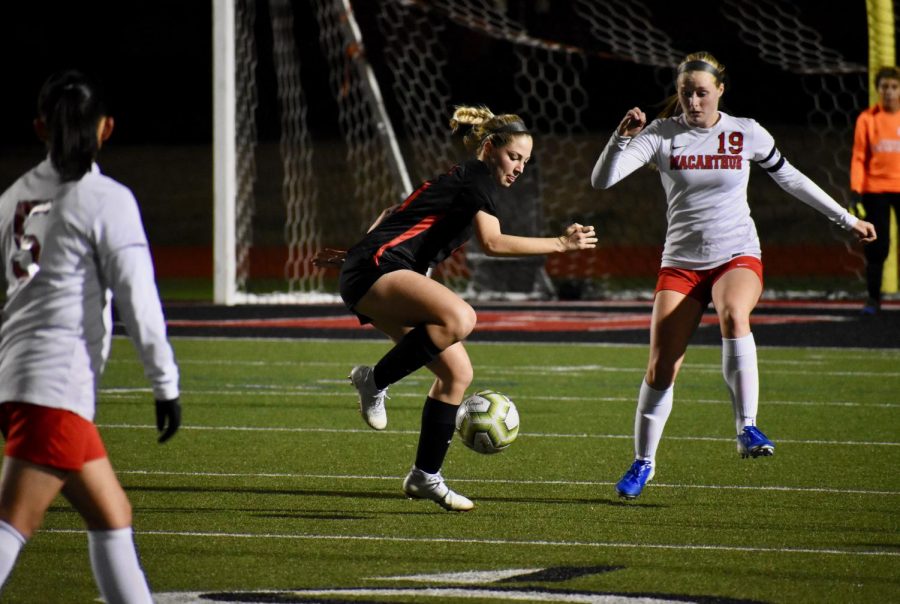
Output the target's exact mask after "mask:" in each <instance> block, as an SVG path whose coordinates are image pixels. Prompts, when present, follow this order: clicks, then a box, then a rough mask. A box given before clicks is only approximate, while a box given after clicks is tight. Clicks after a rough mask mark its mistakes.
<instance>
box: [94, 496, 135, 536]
mask: <svg viewBox="0 0 900 604" xmlns="http://www.w3.org/2000/svg"><path fill="white" fill-rule="evenodd" d="M84 521H85V524H86V525H87V528H88V530H91V531H114V530H117V529H123V528H128V527H130V526H131V524H132V511H131V502H130V501H128V498H127V497H123V498H122V499H121V500H119V501H118V502H117V503H116V504H115V505H114V506H109V507H107V508H106V509H103V510H99V511H98V513H97V514H96V515H94V514H86V515H84Z"/></svg>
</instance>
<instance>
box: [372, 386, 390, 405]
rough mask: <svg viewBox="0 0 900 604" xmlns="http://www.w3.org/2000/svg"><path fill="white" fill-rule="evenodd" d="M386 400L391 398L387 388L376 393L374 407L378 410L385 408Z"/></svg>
mask: <svg viewBox="0 0 900 604" xmlns="http://www.w3.org/2000/svg"><path fill="white" fill-rule="evenodd" d="M386 398H391V397H390V396H388V393H387V388H385V389H384V390H379V391H378V392H376V393H375V405H374V407H375V408H376V409H378V408H380V407H384V399H386Z"/></svg>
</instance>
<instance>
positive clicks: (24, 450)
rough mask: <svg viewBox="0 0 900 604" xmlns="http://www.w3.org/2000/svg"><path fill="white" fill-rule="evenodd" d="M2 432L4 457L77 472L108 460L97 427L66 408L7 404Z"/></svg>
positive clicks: (0, 410) (1, 408) (0, 408)
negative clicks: (94, 463)
mask: <svg viewBox="0 0 900 604" xmlns="http://www.w3.org/2000/svg"><path fill="white" fill-rule="evenodd" d="M0 433H2V434H3V438H5V439H6V446H5V447H4V449H3V453H4V455H6V456H7V457H15V458H16V459H22V460H25V461H30V462H31V463H34V464H38V465H41V466H50V467H51V468H56V469H59V470H66V471H75V472H77V471H80V470H81V468H82V467H84V464H85V463H87V462H89V461H93V460H95V459H101V458H103V457H106V448H105V447H104V446H103V441H102V440H101V439H100V433H99V432H98V431H97V426H95V425H94V424H93V423H92V422H89V421H88V420H86V419H84V418H83V417H81V416H80V415H78V414H76V413H72V412H71V411H67V410H65V409H54V408H52V407H42V406H41V405H31V404H28V403H3V404H2V405H0Z"/></svg>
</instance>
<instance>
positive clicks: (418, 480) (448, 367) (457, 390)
mask: <svg viewBox="0 0 900 604" xmlns="http://www.w3.org/2000/svg"><path fill="white" fill-rule="evenodd" d="M428 369H429V370H430V371H431V372H432V373H434V375H435V380H434V383H433V384H432V386H431V389H430V390H429V392H428V397H427V398H426V399H425V405H424V407H423V409H422V423H421V429H420V432H419V444H418V447H417V449H416V462H415V465H414V466H413V468H412V470H411V471H410V473H409V474H408V475H407V477H406V479H405V480H404V481H403V490H404V491H405V492H406V494H407V495H409V496H411V497H419V498H423V497H424V498H427V499H431V500H432V501H435V502H437V503H438V504H439V505H440V506H441V507H443V508H444V509H447V510H451V511H467V510H471V509H472V508H473V507H474V504H473V503H472V502H471V501H470V500H469V499H467V498H466V497H463V496H462V495H460V494H458V493H456V492H454V491H452V490H451V489H450V488H449V487H447V485H446V484H444V479H443V477H442V476H441V467H442V466H443V465H444V458H445V457H446V456H447V451H448V450H449V448H450V443H451V442H452V440H453V432H454V430H455V428H456V412H457V410H458V409H459V404H460V403H461V402H462V399H463V396H464V395H465V392H466V388H468V387H469V385H470V384H471V383H472V374H473V372H472V362H471V361H470V360H469V355H468V353H467V352H466V349H465V348H464V347H463V345H462V343H461V342H457V343H456V344H453V345H452V346H450V347H449V348H447V349H445V350H444V351H443V352H441V354H440V355H438V357H437V358H436V359H434V360H433V361H432V362H431V363H429V364H428Z"/></svg>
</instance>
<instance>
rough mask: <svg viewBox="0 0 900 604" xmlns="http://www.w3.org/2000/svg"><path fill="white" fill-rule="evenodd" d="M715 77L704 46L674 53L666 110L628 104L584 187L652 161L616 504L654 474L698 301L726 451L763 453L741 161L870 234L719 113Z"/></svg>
mask: <svg viewBox="0 0 900 604" xmlns="http://www.w3.org/2000/svg"><path fill="white" fill-rule="evenodd" d="M724 77H725V67H724V66H723V65H722V64H721V63H719V62H718V61H717V60H716V59H715V58H714V57H713V56H712V55H710V54H709V53H705V52H701V53H694V54H690V55H688V56H687V57H685V59H684V60H683V61H682V62H681V64H680V65H679V67H678V75H677V79H676V82H675V84H676V96H675V97H674V98H673V99H672V100H671V102H670V104H669V107H667V108H666V110H664V112H663V114H662V115H661V116H660V118H659V119H657V120H654V121H653V122H652V123H650V125H646V124H647V118H646V116H645V115H644V112H643V111H641V110H640V109H639V108H637V107H635V108H634V109H631V110H629V111H628V112H627V113H626V114H625V117H624V118H623V119H622V121H621V123H620V124H619V126H618V128H617V129H616V131H615V133H614V135H613V136H611V137H610V139H609V142H608V143H607V145H606V148H605V149H603V153H602V154H601V155H600V158H599V159H598V160H597V163H596V165H595V166H594V170H593V172H592V174H591V184H592V185H593V186H594V187H595V188H598V189H606V188H608V187H611V186H612V185H614V184H616V183H617V182H619V181H620V180H622V179H623V178H625V177H626V176H628V175H629V174H631V173H632V172H634V171H635V170H637V169H638V168H640V167H641V166H644V165H646V164H648V163H653V164H655V165H656V166H658V167H659V174H660V178H661V180H662V185H663V188H664V189H665V192H666V197H667V200H668V211H667V216H668V230H667V232H666V242H665V247H664V249H663V255H662V266H661V268H660V270H659V277H658V280H657V283H656V296H655V298H654V302H653V317H652V322H651V326H650V361H649V363H648V365H647V373H646V375H645V377H644V380H643V382H642V383H641V388H640V394H639V395H638V404H637V412H636V413H635V420H634V454H635V461H634V463H633V464H632V465H631V467H630V468H629V469H628V471H627V472H625V475H624V476H623V477H622V479H621V480H620V481H619V482H618V483H617V484H616V491H618V493H619V495H620V496H622V497H624V498H626V499H634V498H635V497H637V496H638V495H640V494H641V491H642V490H643V488H644V485H645V484H646V483H647V482H648V481H649V480H650V479H651V478H653V475H654V473H655V471H656V467H655V458H656V449H657V446H658V445H659V441H660V439H661V438H662V433H663V428H664V427H665V425H666V420H667V419H668V417H669V413H670V412H671V410H672V399H673V395H674V384H675V377H676V376H677V375H678V370H679V368H680V367H681V363H682V361H683V360H684V354H685V351H686V349H687V345H688V342H689V341H690V339H691V335H692V334H693V333H694V330H696V328H697V325H698V324H699V323H700V318H701V317H702V316H703V312H704V310H705V309H706V307H707V305H708V304H709V303H710V302H712V303H713V305H714V306H715V309H716V312H717V313H718V316H719V328H720V330H721V332H722V375H723V377H724V378H725V384H726V385H727V387H728V391H729V393H730V394H731V401H732V406H733V409H734V421H735V428H736V430H737V449H738V452H739V453H740V454H741V456H743V457H748V456H749V457H760V456H767V455H772V454H774V452H775V445H774V444H773V443H772V441H770V440H769V439H768V438H766V436H765V434H763V433H762V432H761V431H760V430H759V428H757V426H756V415H757V406H758V399H759V377H758V372H757V363H756V343H755V342H754V340H753V333H751V330H750V313H751V312H752V311H753V309H754V308H755V307H756V303H757V302H758V301H759V297H760V295H761V294H762V290H763V265H762V259H761V258H762V254H761V252H760V245H759V237H757V234H756V226H755V225H754V223H753V219H752V218H751V217H750V207H749V205H748V204H747V180H748V178H749V176H750V163H751V162H753V163H756V164H757V165H759V166H760V167H761V168H763V169H764V170H765V171H766V172H768V173H769V175H770V176H771V177H772V178H773V179H774V180H775V182H777V183H778V184H779V185H780V186H781V188H783V189H784V190H785V191H787V192H788V193H790V194H791V195H793V196H794V197H796V198H798V199H799V200H800V201H802V202H804V203H806V204H807V205H809V206H811V207H812V208H814V209H815V210H817V211H819V212H821V213H822V214H824V215H825V216H826V217H828V219H829V220H831V221H832V222H834V223H836V224H838V225H839V226H841V227H842V228H843V229H845V230H847V231H850V232H852V233H853V234H854V235H855V236H856V237H857V238H858V239H859V240H860V241H862V242H869V241H873V240H874V239H875V229H874V227H873V226H872V225H871V224H870V223H868V222H866V221H864V220H858V219H856V218H855V217H853V216H851V215H850V213H849V212H847V211H846V210H845V209H844V208H842V207H841V206H839V205H838V204H837V203H836V202H835V201H834V200H833V199H832V198H831V197H829V196H828V195H827V194H826V193H825V192H824V191H823V190H822V189H820V188H819V187H818V186H816V184H815V183H813V182H812V181H811V180H810V179H809V178H807V177H806V176H804V175H803V174H801V173H800V172H799V171H798V170H797V169H796V168H794V167H793V166H792V165H791V164H789V163H788V162H787V160H785V158H784V157H783V156H782V155H781V153H779V151H778V148H777V147H776V146H775V141H774V140H773V139H772V136H771V135H770V134H769V133H768V132H767V131H766V130H765V129H764V128H763V127H762V126H760V125H759V124H757V123H756V122H755V121H754V120H752V119H747V118H738V117H732V116H730V115H727V114H725V113H722V112H721V111H719V99H720V98H721V97H722V94H723V93H724V92H725V86H724V84H723V81H724ZM673 114H674V115H673ZM645 126H646V127H645Z"/></svg>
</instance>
